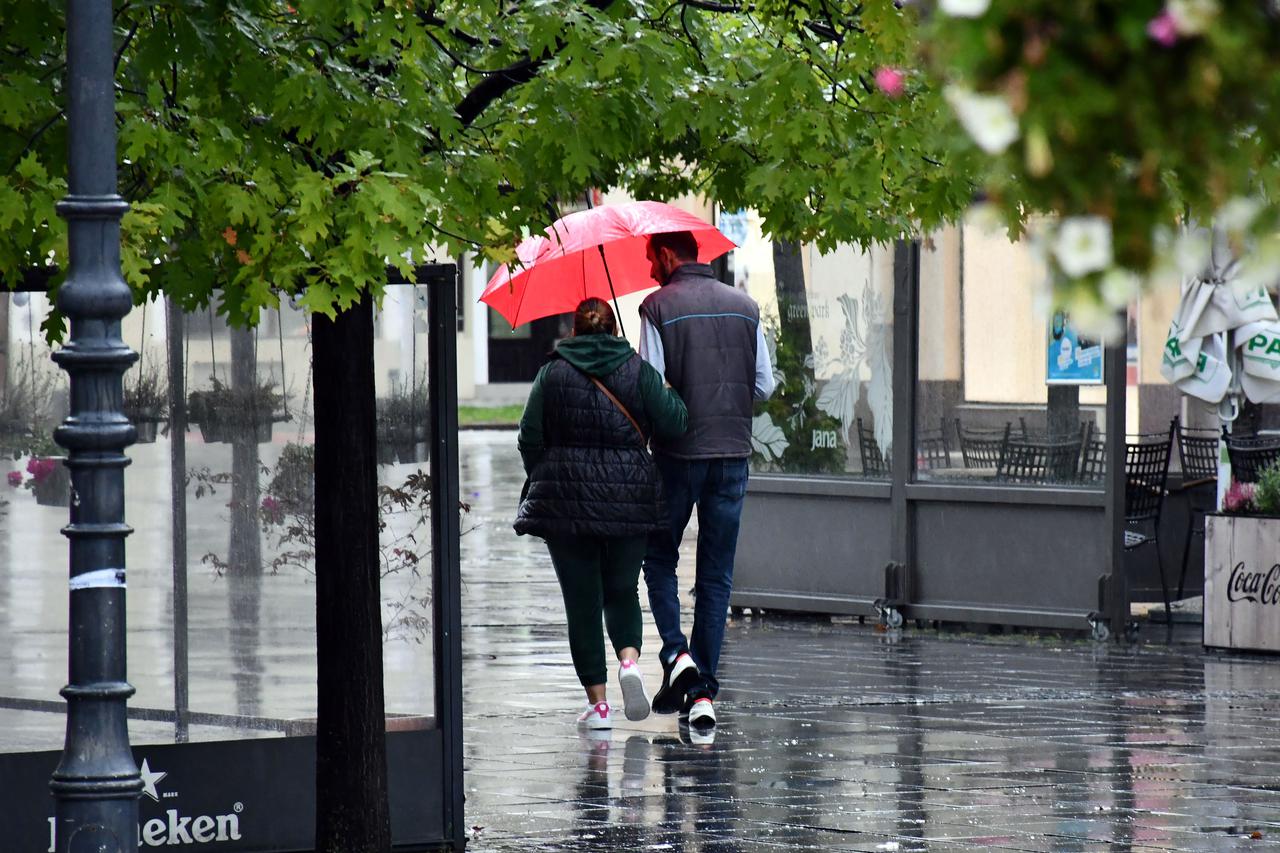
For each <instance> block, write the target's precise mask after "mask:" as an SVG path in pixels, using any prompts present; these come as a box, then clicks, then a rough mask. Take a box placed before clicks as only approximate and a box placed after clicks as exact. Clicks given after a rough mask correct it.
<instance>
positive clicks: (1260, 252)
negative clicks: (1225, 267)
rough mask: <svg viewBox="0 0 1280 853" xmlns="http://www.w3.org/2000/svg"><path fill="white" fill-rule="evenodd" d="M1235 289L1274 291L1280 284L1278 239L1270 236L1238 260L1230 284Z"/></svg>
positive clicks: (1279, 244)
mask: <svg viewBox="0 0 1280 853" xmlns="http://www.w3.org/2000/svg"><path fill="white" fill-rule="evenodd" d="M1232 283H1233V284H1235V285H1236V286H1237V287H1240V288H1244V289H1251V288H1255V287H1265V288H1267V289H1268V290H1275V288H1276V285H1277V284H1280V238H1277V237H1274V236H1271V237H1268V238H1266V239H1264V240H1263V241H1262V242H1261V244H1260V245H1258V246H1255V247H1252V249H1251V250H1250V251H1249V252H1248V254H1246V255H1245V256H1244V257H1243V258H1241V259H1240V267H1239V269H1238V270H1237V272H1236V277H1235V279H1234V280H1233V282H1232Z"/></svg>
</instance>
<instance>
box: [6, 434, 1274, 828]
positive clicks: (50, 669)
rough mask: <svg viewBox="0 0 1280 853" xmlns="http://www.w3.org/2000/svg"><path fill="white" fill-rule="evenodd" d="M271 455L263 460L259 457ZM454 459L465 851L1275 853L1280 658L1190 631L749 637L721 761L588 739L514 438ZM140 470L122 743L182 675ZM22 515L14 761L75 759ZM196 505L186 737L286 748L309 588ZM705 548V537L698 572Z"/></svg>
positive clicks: (659, 744) (12, 682)
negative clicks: (1206, 643) (460, 514)
mask: <svg viewBox="0 0 1280 853" xmlns="http://www.w3.org/2000/svg"><path fill="white" fill-rule="evenodd" d="M279 443H280V442H277V444H276V445H264V446H263V450H262V452H263V461H264V462H265V463H266V464H271V463H272V462H274V458H275V454H278V452H279V446H278V445H279ZM460 446H461V451H462V454H461V463H462V471H461V475H462V476H461V481H462V483H463V498H464V500H466V501H468V502H469V503H470V504H471V506H472V511H471V512H470V513H469V514H468V515H467V516H466V519H465V521H464V527H465V529H466V531H467V532H466V534H465V535H464V537H463V540H462V552H463V619H464V636H463V651H464V658H465V659H464V662H463V664H464V668H463V677H464V693H465V703H466V705H465V762H466V778H465V782H466V787H467V791H466V794H467V823H468V825H469V826H470V827H471V828H472V829H471V840H470V845H469V846H470V849H471V850H472V851H476V853H507V851H517V850H520V851H524V850H529V851H588V852H589V851H633V850H634V851H648V850H653V851H676V853H696V852H697V851H717V853H749V852H750V851H777V850H805V849H824V850H844V851H892V850H900V851H912V850H1024V851H1051V850H1063V851H1087V850H1089V851H1091V850H1196V851H1216V850H1236V849H1261V848H1274V847H1280V844H1277V842H1280V735H1277V732H1276V727H1275V724H1274V720H1275V719H1276V716H1277V714H1276V713H1275V711H1276V709H1277V708H1280V659H1275V658H1267V657H1262V656H1248V655H1226V654H1217V653H1215V654H1205V653H1204V652H1202V651H1201V649H1200V647H1199V645H1198V642H1196V635H1195V632H1194V629H1193V628H1191V627H1190V626H1182V627H1181V628H1180V630H1181V631H1183V632H1184V633H1182V634H1180V635H1179V637H1178V640H1179V642H1175V643H1172V644H1169V643H1166V642H1164V637H1163V634H1162V632H1161V631H1160V630H1158V629H1157V630H1152V629H1151V627H1150V626H1148V628H1147V629H1146V630H1145V631H1144V632H1143V635H1142V638H1141V642H1140V643H1139V644H1138V645H1136V646H1130V645H1119V644H1108V645H1098V644H1095V643H1093V642H1092V641H1091V640H1088V639H1086V638H1084V637H1082V636H1067V637H1054V636H1046V635H1044V634H1015V635H1000V636H995V635H988V634H985V633H982V634H979V633H960V632H958V631H952V632H938V631H932V630H912V629H908V630H904V631H902V632H900V633H883V632H880V631H878V630H876V629H875V627H874V626H872V625H869V624H868V625H860V624H858V621H857V620H856V619H844V620H840V621H835V622H833V621H832V620H830V619H819V618H794V617H793V618H786V617H781V616H776V615H770V616H768V617H765V618H748V619H739V620H734V621H731V623H730V625H729V629H728V632H727V635H726V639H725V652H724V657H723V658H722V672H721V681H722V682H723V684H724V685H725V686H724V690H723V692H722V694H721V701H720V702H719V714H720V717H721V725H720V726H719V728H718V730H717V732H716V736H715V739H714V742H712V743H691V742H690V737H689V735H688V733H687V732H682V731H681V730H680V729H679V727H678V725H677V721H676V720H675V718H672V717H650V718H649V719H648V720H645V721H643V722H641V723H638V724H631V723H627V722H626V721H625V720H620V721H619V723H618V725H617V728H615V729H614V731H613V732H612V733H611V734H609V735H608V736H606V737H602V738H600V737H589V736H587V735H586V734H585V733H582V732H579V731H578V729H577V726H576V725H575V723H574V722H573V718H574V717H575V716H576V714H577V713H578V711H579V710H580V708H581V703H582V695H581V690H580V688H579V686H578V684H577V679H576V677H575V676H574V673H573V668H572V665H571V663H570V660H569V654H568V648H567V643H566V641H565V634H564V625H563V613H562V609H561V605H560V598H559V590H558V587H557V585H556V582H555V577H554V574H553V572H552V569H551V565H550V561H549V560H548V558H547V556H546V552H545V549H544V548H543V546H542V544H541V543H540V542H539V541H538V540H535V539H530V538H527V537H517V536H515V535H514V534H513V533H512V532H511V529H510V520H511V516H512V513H513V508H514V504H515V500H516V495H517V494H518V491H519V487H520V484H521V482H522V480H523V475H522V472H521V470H520V464H519V458H518V455H517V454H516V451H515V447H514V434H513V433H511V432H481V431H469V432H465V433H463V435H462V436H461V439H460ZM190 452H191V454H192V464H193V465H209V466H212V467H213V468H214V469H219V468H221V467H225V466H226V465H227V464H228V457H229V450H228V448H226V447H225V446H207V447H206V446H200V445H195V444H193V445H192V447H191V448H190ZM130 453H131V455H133V457H134V460H135V461H134V465H133V467H131V468H130V469H129V473H128V478H129V480H128V482H129V483H130V484H131V486H132V488H131V489H130V504H129V508H128V517H129V519H130V521H131V523H133V524H134V526H135V527H136V528H137V532H136V533H135V534H134V536H133V537H131V539H130V544H129V548H130V551H129V566H130V595H129V620H130V624H129V655H130V679H131V681H133V683H134V684H135V685H137V686H138V695H137V696H136V697H135V699H134V701H133V702H132V703H131V707H134V708H151V709H155V710H156V711H157V714H156V717H155V719H153V720H146V719H134V720H131V721H130V736H131V739H132V741H133V742H134V743H164V742H172V741H173V739H174V728H173V725H172V723H168V722H164V719H163V717H164V714H163V713H161V712H167V713H169V714H170V715H171V714H172V709H173V708H174V695H173V694H174V686H173V684H174V677H175V663H174V659H173V653H172V640H173V627H172V626H173V614H172V596H171V577H170V576H171V569H170V568H169V564H170V562H171V561H170V557H169V539H168V536H169V534H168V485H167V484H168V468H167V447H166V446H165V443H164V439H162V440H161V441H160V442H159V443H158V444H156V445H149V446H143V447H137V448H133V449H131V451H130ZM402 469H403V470H402ZM407 470H409V468H408V466H401V467H400V468H388V469H386V470H385V471H384V475H385V477H387V478H391V479H394V478H395V477H396V476H398V475H401V474H403V473H404V472H405V471H407ZM144 484H145V486H144ZM5 497H6V499H7V500H8V505H7V507H6V508H5V511H4V512H3V514H0V532H3V533H4V535H3V536H0V543H3V550H2V551H0V557H3V558H4V559H3V560H0V566H3V567H4V571H3V572H0V636H4V637H7V638H9V639H10V642H9V643H8V644H0V686H2V687H3V688H4V689H3V690H0V741H2V742H3V746H4V748H5V751H13V750H18V751H26V750H42V749H58V748H60V746H61V743H62V737H63V727H64V724H65V717H64V716H63V715H62V713H61V711H62V705H61V703H60V702H59V701H58V700H57V697H56V690H57V688H58V687H60V686H61V685H62V684H63V683H64V681H65V677H66V669H65V666H66V663H65V660H66V658H65V655H66V618H67V617H66V574H65V560H66V549H65V544H63V542H62V541H61V539H60V537H59V536H58V534H57V530H58V527H59V526H61V524H63V523H65V518H66V515H65V512H66V511H65V509H58V508H50V507H38V506H36V505H35V503H34V500H33V499H32V497H31V495H30V493H28V492H26V491H25V490H12V491H10V492H8V493H6V495H5ZM189 511H190V513H191V530H190V533H191V543H190V553H191V569H190V571H189V578H188V581H189V585H190V594H189V602H188V604H189V607H190V611H191V633H190V643H191V655H190V662H189V673H188V674H189V677H190V697H189V698H190V703H191V709H192V710H193V711H197V712H203V713H205V714H206V715H207V716H208V718H209V719H210V720H211V721H212V723H217V725H214V724H212V723H211V724H210V725H208V726H205V727H200V726H193V727H192V730H191V732H190V733H189V735H190V737H192V738H193V739H221V738H226V737H262V736H278V734H279V732H280V730H279V728H278V727H277V728H272V725H274V722H273V721H288V720H296V719H299V718H302V719H305V718H307V717H310V716H313V715H314V695H315V694H314V679H315V675H314V672H315V671H314V654H313V652H312V651H311V650H312V649H313V648H314V645H313V644H314V585H313V584H311V583H310V579H309V577H308V576H307V575H306V574H305V572H301V573H300V572H297V571H285V570H282V571H280V572H277V573H274V574H273V573H271V572H264V573H263V574H262V575H261V576H260V577H259V578H257V579H256V580H254V581H253V582H251V583H247V584H246V583H241V582H239V581H235V580H233V579H232V578H230V577H224V576H219V575H218V574H216V573H215V572H213V571H212V570H211V569H210V568H209V567H208V566H207V565H204V564H203V563H202V562H201V560H200V557H201V555H203V554H204V553H206V552H208V551H214V550H222V551H225V549H226V548H227V543H228V535H229V530H228V524H227V519H226V508H225V498H224V497H222V496H221V495H219V496H217V497H214V498H209V497H205V498H202V499H196V498H194V497H193V498H192V500H191V503H190V504H189ZM691 546H692V536H691V535H690V536H689V537H687V539H686V549H685V550H686V560H691V558H692V547H691ZM266 552H267V553H268V554H269V553H270V549H267V550H266ZM691 571H692V565H691V562H690V563H687V565H686V568H685V569H684V571H683V575H684V578H683V580H682V583H681V588H682V589H684V590H688V589H689V587H691V586H692V574H691ZM411 580H412V579H407V578H406V579H403V580H402V581H396V582H393V583H391V584H389V585H388V588H387V589H386V590H384V592H387V593H388V594H390V595H392V597H393V598H394V594H395V593H396V589H395V583H400V582H404V583H408V582H410V581H411ZM642 600H643V596H642ZM686 604H688V602H686ZM245 608H248V610H247V611H246V609H245ZM646 611H647V607H646ZM229 617H234V618H229ZM646 624H647V625H649V627H648V632H647V634H646V637H645V644H646V654H645V656H644V658H643V659H642V667H643V668H644V670H645V672H646V675H647V677H648V681H649V684H650V688H651V690H652V689H653V688H654V687H656V684H657V677H658V667H657V665H656V663H655V662H654V660H653V658H652V657H651V654H652V652H653V651H654V650H656V649H657V647H658V645H659V644H658V638H657V635H656V632H655V631H654V630H653V628H652V626H651V624H649V621H648V616H647V612H646ZM385 649H386V651H385V663H386V673H387V687H388V709H389V710H390V711H394V712H397V713H414V712H418V713H420V712H422V711H423V710H424V709H428V708H430V707H431V704H432V696H431V676H430V673H431V671H432V669H431V666H432V662H431V649H430V644H429V643H428V644H425V645H420V644H418V643H417V642H414V641H412V639H406V638H404V637H399V638H389V639H388V642H387V644H386V647H385ZM610 690H611V693H612V695H613V696H614V698H617V690H616V686H614V685H611V687H610ZM263 715H265V717H267V718H270V719H266V720H263V719H259V718H260V717H262V716H263ZM268 723H270V724H272V725H267V724H268ZM228 725H231V726H232V728H230V729H228V727H227V726H228ZM2 781H3V780H0V782H2ZM1255 836H1256V837H1255ZM1273 839H1274V840H1273ZM0 849H5V848H4V845H3V843H0Z"/></svg>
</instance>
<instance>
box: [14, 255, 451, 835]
mask: <svg viewBox="0 0 1280 853" xmlns="http://www.w3.org/2000/svg"><path fill="white" fill-rule="evenodd" d="M456 275H457V271H456V267H455V266H454V265H452V264H438V265H426V266H422V267H419V268H418V270H417V275H416V278H417V281H416V284H419V285H428V294H427V310H428V318H427V319H428V328H429V335H428V347H429V352H428V364H427V368H428V374H429V376H428V383H429V385H428V387H429V389H430V404H429V413H428V416H429V418H430V422H431V429H432V437H431V453H430V460H429V469H430V475H431V495H430V499H431V506H432V507H433V511H432V513H431V539H432V541H431V544H432V552H431V561H430V567H431V573H432V574H431V578H430V582H431V602H430V614H431V619H430V621H431V627H430V631H431V633H430V640H431V649H432V650H433V661H432V664H433V667H434V676H435V679H434V680H435V684H434V691H433V697H434V699H433V703H434V709H433V714H434V716H433V717H413V718H404V717H397V716H396V715H391V716H389V717H388V731H387V734H386V737H387V743H388V748H387V764H388V767H387V771H388V788H389V792H390V800H391V829H392V841H393V846H394V848H395V849H396V850H399V851H406V853H407V851H425V850H436V849H443V848H449V849H461V848H462V847H463V846H464V844H465V823H464V819H463V788H462V689H461V687H462V684H461V681H462V680H461V664H462V661H461V595H460V556H459V538H460V518H459V514H458V512H457V507H458V506H459V485H458V443H457V370H456V365H457V353H456V348H457V334H456V316H457V289H456ZM390 283H393V284H395V283H400V284H406V283H408V282H390ZM169 345H170V346H171V347H174V348H175V349H176V350H177V351H179V352H180V351H181V343H180V341H175V340H172V339H171V340H170V342H169ZM182 391H183V389H182V388H181V387H174V388H172V393H173V397H172V399H173V400H176V401H181V400H182V397H181V394H182ZM175 410H176V411H178V413H179V419H178V420H176V421H175V429H174V430H173V442H174V446H173V448H172V453H173V455H172V457H171V465H181V466H185V464H186V462H185V456H184V452H185V445H184V439H183V433H184V431H183V427H184V426H185V424H184V423H183V421H182V420H181V406H177V407H176V409H175ZM182 473H183V471H182V470H181V469H180V468H179V469H175V472H174V483H175V495H176V496H177V495H181V497H176V498H175V503H176V505H177V506H176V509H175V513H174V524H175V525H177V524H179V523H183V524H185V521H184V519H185V488H184V486H183V478H182ZM138 485H139V486H140V485H142V484H140V483H139V484H138ZM136 487H137V486H135V488H136ZM443 507H451V508H453V511H451V512H443V511H440V508H443ZM175 537H177V534H176V533H175ZM175 544H176V546H177V547H175V550H174V554H175V589H174V595H175V598H174V604H173V606H174V628H175V632H176V634H175V637H174V641H175V647H174V649H173V652H174V660H173V678H174V682H175V697H176V698H175V706H174V709H173V710H168V709H162V708H146V707H130V708H128V710H127V715H128V719H129V720H131V721H147V722H149V723H153V724H154V723H160V724H168V723H172V724H173V727H174V728H173V738H172V742H164V743H152V744H146V745H135V746H133V748H132V754H133V759H134V760H135V761H136V763H137V765H139V766H141V767H142V768H143V772H142V784H143V794H142V796H141V797H139V799H138V805H139V815H138V826H137V838H136V844H137V846H138V847H139V848H142V849H146V848H148V847H156V846H174V845H177V846H180V847H181V848H182V849H184V850H191V851H202V850H208V851H215V850H216V851H252V853H303V851H309V850H311V849H313V846H314V837H315V823H316V821H315V782H314V779H315V764H316V745H315V737H314V734H312V732H314V720H284V719H271V718H270V717H269V716H262V717H260V718H252V719H250V718H245V717H235V718H234V719H232V718H230V717H226V715H218V714H210V713H201V712H199V711H192V710H191V709H190V707H189V705H188V703H187V699H186V679H187V673H186V670H187V666H188V664H187V661H186V656H187V649H186V636H185V633H186V629H187V623H186V613H185V597H186V587H185V581H184V582H182V583H179V582H178V576H179V575H181V576H182V578H185V575H186V572H185V565H186V555H185V552H186V541H185V532H184V533H183V536H182V538H181V540H180V541H177V540H176V542H175ZM136 559H137V557H136V556H135V560H136ZM179 563H181V567H180V568H181V569H182V571H178V568H179ZM60 686H61V685H60V684H49V685H48V694H49V696H50V699H48V700H31V699H23V698H12V697H8V698H6V697H4V696H0V710H12V711H18V712H32V711H34V712H40V713H47V714H50V715H53V714H59V715H60V714H64V713H65V710H66V709H65V706H64V704H63V703H62V702H60V701H57V700H56V698H54V697H55V695H56V691H57V689H58V688H59V687H60ZM0 692H3V691H0ZM231 725H234V726H239V727H247V728H248V729H254V730H256V731H257V734H254V735H253V736H249V737H245V738H243V739H231V740H204V741H202V742H188V732H189V730H190V728H192V727H195V726H205V727H208V726H231ZM0 743H2V740H0ZM0 748H2V747H0ZM60 756H61V753H60V752H59V751H41V752H11V753H0V779H3V780H4V782H5V784H4V790H5V793H6V795H7V796H6V799H5V804H4V807H3V808H0V838H3V839H4V843H3V848H4V849H5V850H23V851H37V850H39V851H44V850H49V851H51V853H52V851H55V850H56V851H62V850H66V849H71V850H79V849H80V847H79V846H77V844H78V842H77V841H76V840H75V839H74V838H72V839H66V838H61V837H58V836H59V835H60V833H58V832H57V831H56V823H55V820H54V801H53V799H52V798H51V797H50V795H49V779H50V776H51V774H52V773H53V771H54V768H55V766H56V765H58V762H59V758H60ZM77 834H78V833H77ZM120 843H121V845H122V846H121V847H119V848H118V849H125V847H127V848H128V849H135V848H134V843H135V839H132V838H129V839H122V840H121V842H120ZM84 849H86V850H87V849H89V848H87V847H86V848H84ZM93 849H94V850H98V849H99V848H98V847H97V846H95V847H94V848H93ZM103 849H104V850H107V849H110V850H112V851H114V850H115V849H117V848H116V847H110V848H103Z"/></svg>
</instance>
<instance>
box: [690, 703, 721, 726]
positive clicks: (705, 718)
mask: <svg viewBox="0 0 1280 853" xmlns="http://www.w3.org/2000/svg"><path fill="white" fill-rule="evenodd" d="M715 727H716V707H715V705H712V704H711V700H710V699H708V698H707V697H705V696H702V697H700V698H698V699H695V700H693V704H692V705H690V706H689V728H690V729H693V730H695V731H706V730H707V729H714V728H715Z"/></svg>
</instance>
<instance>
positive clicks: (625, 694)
mask: <svg viewBox="0 0 1280 853" xmlns="http://www.w3.org/2000/svg"><path fill="white" fill-rule="evenodd" d="M618 683H619V684H620V685H622V711H623V713H624V714H626V715H627V719H628V720H630V721H631V722H633V723H634V722H638V721H640V720H643V719H644V718H645V717H647V716H649V694H648V693H646V692H645V689H644V676H642V675H641V674H640V665H639V664H637V663H636V662H635V661H633V660H624V661H623V662H622V663H621V664H620V665H619V666H618Z"/></svg>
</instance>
